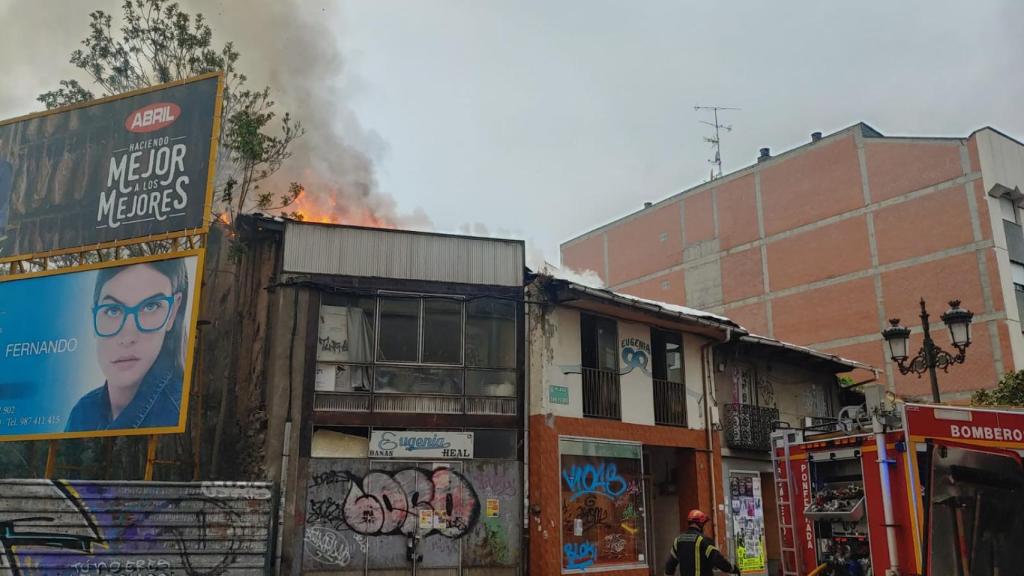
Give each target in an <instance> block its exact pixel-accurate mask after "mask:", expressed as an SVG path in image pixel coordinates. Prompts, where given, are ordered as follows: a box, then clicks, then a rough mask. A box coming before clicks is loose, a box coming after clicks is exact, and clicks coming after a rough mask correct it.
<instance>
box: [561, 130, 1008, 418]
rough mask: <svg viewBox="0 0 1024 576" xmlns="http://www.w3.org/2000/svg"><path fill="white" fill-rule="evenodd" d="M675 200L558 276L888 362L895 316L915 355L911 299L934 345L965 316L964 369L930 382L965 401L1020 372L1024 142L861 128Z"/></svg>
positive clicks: (908, 379) (584, 248)
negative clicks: (590, 280)
mask: <svg viewBox="0 0 1024 576" xmlns="http://www.w3.org/2000/svg"><path fill="white" fill-rule="evenodd" d="M761 152H762V154H761V157H759V158H758V159H757V160H758V161H757V162H756V163H755V164H753V165H752V166H749V167H747V168H744V169H741V170H738V171H735V172H733V173H730V174H727V175H725V176H724V177H723V178H720V179H716V180H713V181H710V182H707V183H704V184H701V185H700V186H696V187H694V188H691V189H689V190H685V191H683V192H680V193H677V194H674V195H672V196H670V197H668V198H666V199H664V200H662V201H660V202H657V203H646V204H645V205H644V208H643V209H642V210H640V211H638V212H635V213H633V214H630V215H628V216H625V217H622V218H619V219H618V220H615V221H613V222H611V223H609V224H606V225H604V226H601V227H598V228H596V229H594V230H592V231H590V232H587V233H586V234H583V235H581V236H579V237H576V238H574V239H572V240H569V241H567V242H565V243H564V244H563V245H562V247H561V258H562V263H563V265H564V266H567V267H570V268H573V269H578V270H582V269H589V270H593V271H595V272H597V273H598V274H599V275H600V276H601V278H602V279H603V280H604V281H605V283H606V284H607V285H608V286H609V287H610V288H611V289H613V290H616V291H619V292H625V293H629V294H633V295H636V296H639V297H643V298H649V299H654V300H661V301H665V302H671V303H676V304H685V305H687V306H691V307H695V308H701V309H704V310H709V311H713V312H719V313H723V314H725V315H727V316H728V317H730V318H732V319H734V320H736V321H737V322H739V323H740V324H742V325H743V326H744V327H746V328H747V329H749V330H751V331H752V332H757V333H760V334H766V335H768V336H771V337H773V338H779V339H784V340H787V341H790V342H795V343H798V344H803V345H807V346H810V347H813V348H815V349H818V350H823V351H828V352H831V353H834V354H838V355H841V356H843V357H846V358H853V359H856V360H859V361H862V362H866V363H868V364H871V365H874V366H877V367H885V372H886V374H885V378H886V379H887V382H888V384H889V386H891V387H895V389H896V391H897V392H898V393H899V394H901V395H905V396H926V395H927V394H928V390H929V384H928V380H927V378H917V377H916V376H914V375H910V376H901V375H900V374H899V372H898V371H896V370H895V369H894V367H893V365H892V362H891V361H889V360H888V358H887V356H888V355H887V353H886V351H885V344H884V342H883V341H882V339H881V337H880V335H879V332H880V330H881V329H882V328H883V327H885V326H886V325H887V322H886V320H887V319H888V318H892V317H898V318H900V319H902V322H903V324H905V325H906V326H908V327H910V328H912V329H913V330H914V334H913V335H912V336H911V346H913V347H914V348H913V351H915V352H916V350H917V347H919V346H920V342H921V335H920V324H921V322H920V320H919V319H918V300H919V299H920V298H921V297H924V298H925V300H926V301H927V302H928V306H929V312H930V313H931V315H932V322H933V324H932V326H933V328H935V326H936V324H938V329H933V331H932V332H933V335H934V336H936V337H937V338H936V342H937V343H938V344H939V345H940V346H942V347H943V348H945V349H947V350H952V346H951V345H950V343H949V335H948V332H947V331H946V330H945V328H944V327H943V326H942V325H941V321H940V320H939V319H938V316H939V315H940V314H941V313H942V312H944V311H945V310H946V308H947V307H948V305H947V302H948V301H949V300H951V299H953V298H958V299H961V300H962V301H963V306H964V307H967V308H969V309H971V310H972V311H973V312H974V313H975V317H974V325H973V343H972V345H971V347H970V349H969V350H968V354H967V362H966V364H965V365H964V366H957V367H954V368H953V369H952V370H951V371H950V373H949V375H940V378H939V383H940V387H941V389H942V391H943V399H944V400H952V401H956V400H963V399H965V398H966V397H967V396H968V395H969V393H970V391H972V390H975V389H978V388H983V387H991V386H992V385H993V384H994V383H995V382H996V381H997V379H998V378H999V376H1000V375H1001V374H1002V373H1004V372H1006V371H1010V370H1015V369H1019V368H1024V336H1022V334H1021V317H1022V314H1021V308H1020V307H1019V302H1022V300H1024V299H1022V298H1021V295H1022V294H1024V236H1022V233H1021V226H1020V224H1021V222H1022V219H1021V212H1020V209H1019V203H1020V202H1021V199H1022V194H1021V188H1024V144H1021V143H1020V142H1018V141H1016V140H1014V139H1012V138H1009V137H1008V136H1006V135H1004V134H1002V133H1000V132H998V131H996V130H994V129H992V128H982V129H980V130H977V131H975V132H974V133H972V134H971V135H970V136H968V137H966V138H905V137H886V136H883V135H882V134H880V133H879V132H878V131H876V130H874V129H873V128H871V127H869V126H867V125H866V124H862V123H861V124H856V125H854V126H852V127H849V128H847V129H844V130H841V131H839V132H836V133H834V134H831V135H829V136H826V137H824V138H823V137H821V135H820V133H815V134H813V135H812V137H811V141H810V142H808V143H807V144H805V145H803V146H800V147H798V148H795V149H793V150H789V151H787V152H785V153H783V154H779V155H777V156H771V155H770V154H769V151H768V149H763V150H762V151H761Z"/></svg>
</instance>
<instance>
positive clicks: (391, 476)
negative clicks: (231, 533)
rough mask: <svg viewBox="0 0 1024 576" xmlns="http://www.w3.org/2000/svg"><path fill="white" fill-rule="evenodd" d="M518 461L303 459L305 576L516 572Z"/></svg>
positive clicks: (503, 575)
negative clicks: (409, 554)
mask: <svg viewBox="0 0 1024 576" xmlns="http://www.w3.org/2000/svg"><path fill="white" fill-rule="evenodd" d="M521 468H522V463H520V462H517V461H498V460H473V461H466V462H450V463H434V462H394V461H379V460H375V461H370V460H366V459H343V458H322V459H321V458H314V459H312V460H310V465H309V469H310V478H309V492H308V494H307V506H306V526H305V531H304V534H303V561H302V566H303V573H306V574H316V573H330V574H331V575H333V576H342V575H344V576H363V575H373V576H385V575H388V576H390V575H392V574H410V573H411V570H412V564H411V563H410V562H409V560H408V559H407V558H406V545H407V544H408V542H409V537H410V536H411V535H413V534H418V535H419V536H420V537H421V538H422V540H421V544H420V554H422V555H423V560H422V562H421V563H419V564H418V569H417V574H420V575H422V576H441V575H445V576H448V575H452V576H455V575H459V574H461V575H463V576H514V575H517V574H521V573H522V572H521V570H522V566H521V564H522V560H521V559H522V546H521V535H522V527H523V506H522V503H523V484H522V473H521Z"/></svg>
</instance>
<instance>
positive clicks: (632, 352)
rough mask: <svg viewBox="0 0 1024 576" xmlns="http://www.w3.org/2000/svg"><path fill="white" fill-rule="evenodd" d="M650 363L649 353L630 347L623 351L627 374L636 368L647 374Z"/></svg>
mask: <svg viewBox="0 0 1024 576" xmlns="http://www.w3.org/2000/svg"><path fill="white" fill-rule="evenodd" d="M649 361H650V360H649V359H648V357H647V352H644V351H643V350H637V349H636V348H632V347H630V346H626V347H625V348H623V349H622V366H623V367H624V369H625V373H626V374H628V373H630V372H632V371H633V369H634V368H639V369H640V371H641V372H643V373H644V374H647V373H648V372H647V363H648V362H649Z"/></svg>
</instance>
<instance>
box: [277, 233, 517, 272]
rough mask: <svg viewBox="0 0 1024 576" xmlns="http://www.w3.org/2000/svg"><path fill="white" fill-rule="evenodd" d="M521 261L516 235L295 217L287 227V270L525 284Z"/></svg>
mask: <svg viewBox="0 0 1024 576" xmlns="http://www.w3.org/2000/svg"><path fill="white" fill-rule="evenodd" d="M523 266H524V248H523V243H522V242H519V241H515V240H497V239H490V238H470V237H460V236H444V235H440V234H424V233H417V232H405V231H401V230H386V229H381V230H369V229H363V228H348V227H344V226H327V225H317V224H302V223H295V222H289V223H288V225H287V228H286V229H285V239H284V266H283V268H284V271H285V272H293V273H300V274H330V275H340V276H361V277H367V278H399V279H403V280H425V281H434V282H458V283H465V284H482V285H491V286H521V285H522V282H523Z"/></svg>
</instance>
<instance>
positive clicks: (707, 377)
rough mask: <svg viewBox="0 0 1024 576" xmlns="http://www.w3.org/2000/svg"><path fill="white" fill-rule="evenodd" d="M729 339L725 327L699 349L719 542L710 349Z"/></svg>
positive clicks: (713, 512)
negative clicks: (716, 336)
mask: <svg viewBox="0 0 1024 576" xmlns="http://www.w3.org/2000/svg"><path fill="white" fill-rule="evenodd" d="M730 339H732V328H728V327H727V328H726V329H725V337H724V338H723V339H722V340H718V341H716V340H712V341H711V342H708V343H707V344H705V345H703V346H701V347H700V355H701V362H702V363H703V365H704V432H705V433H706V439H707V451H708V460H709V464H708V475H709V476H710V478H711V527H712V528H714V531H715V538H717V539H718V540H719V541H720V542H721V541H722V540H723V538H724V535H723V534H720V533H719V532H718V487H717V486H716V483H717V480H716V478H715V444H714V439H713V437H712V431H711V420H712V411H711V396H712V390H714V386H715V381H714V380H715V378H714V374H715V361H714V358H713V357H712V355H713V353H712V347H713V346H717V345H719V344H725V343H726V342H728V341H729V340H730Z"/></svg>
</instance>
